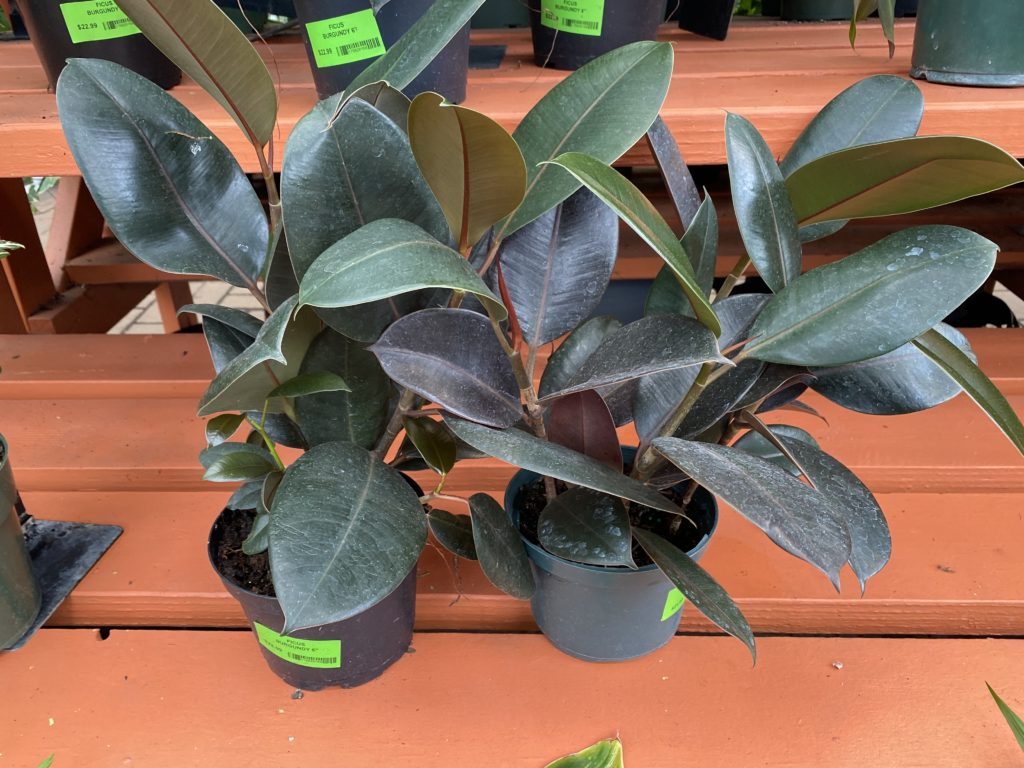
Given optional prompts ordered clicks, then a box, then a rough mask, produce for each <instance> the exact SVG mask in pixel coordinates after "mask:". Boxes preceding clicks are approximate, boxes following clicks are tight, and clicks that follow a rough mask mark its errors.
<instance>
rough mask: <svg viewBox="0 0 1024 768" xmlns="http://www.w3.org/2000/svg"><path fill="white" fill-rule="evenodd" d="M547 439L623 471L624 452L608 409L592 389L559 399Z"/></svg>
mask: <svg viewBox="0 0 1024 768" xmlns="http://www.w3.org/2000/svg"><path fill="white" fill-rule="evenodd" d="M547 430H548V438H549V439H550V440H552V441H553V442H556V443H558V444H559V445H564V446H565V447H566V448H571V449H572V450H574V451H576V452H578V453H582V454H584V455H585V456H589V457H590V458H592V459H596V460H597V461H600V462H601V463H602V464H607V465H608V466H609V467H611V468H612V469H614V470H616V471H619V472H621V471H622V451H621V450H620V449H619V436H618V433H617V432H616V431H615V422H614V420H613V419H612V415H611V412H610V411H609V410H608V406H607V405H605V402H604V400H602V399H601V396H600V395H599V394H597V392H594V391H593V390H586V391H583V392H577V393H575V394H572V395H567V396H566V397H563V398H560V399H559V400H556V401H555V403H554V405H552V406H551V410H550V411H548V417H547Z"/></svg>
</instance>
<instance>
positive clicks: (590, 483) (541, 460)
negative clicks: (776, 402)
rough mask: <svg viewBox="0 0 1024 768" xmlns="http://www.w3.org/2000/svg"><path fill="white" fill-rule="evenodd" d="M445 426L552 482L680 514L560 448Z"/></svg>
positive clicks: (512, 433) (462, 424) (511, 432)
mask: <svg viewBox="0 0 1024 768" xmlns="http://www.w3.org/2000/svg"><path fill="white" fill-rule="evenodd" d="M445 423H446V424H447V425H448V427H449V428H450V429H451V430H452V432H454V433H455V436H456V437H459V438H461V439H462V440H464V441H466V442H467V443H469V444H470V445H472V446H473V447H474V448H476V449H477V450H480V451H483V452H484V453H486V454H487V455H488V456H493V457H494V458H496V459H501V460H502V461H505V462H508V463H509V464H512V465H514V466H517V467H521V468H523V469H528V470H530V471H531V472H536V473H538V474H541V475H547V476H548V477H553V478H555V479H556V480H564V481H565V482H567V483H575V484H576V485H582V486H584V487H586V488H592V489H594V490H595V491H603V492H604V493H609V494H611V495H612V496H619V497H620V498H623V499H629V500H630V501H635V502H637V503H638V504H645V505H647V506H648V507H654V508H655V509H660V510H662V511H663V512H672V513H675V514H681V511H680V510H679V508H678V507H676V506H675V505H674V504H672V503H671V502H670V501H669V500H668V499H666V498H665V497H664V496H662V495H661V494H660V493H658V492H657V491H655V490H653V489H651V488H648V487H647V486H646V485H644V484H643V483H640V482H638V481H636V480H634V479H632V478H630V477H628V476H626V475H624V474H622V473H621V472H616V471H615V470H613V469H612V468H610V467H608V466H605V465H604V464H601V463H600V462H597V461H594V460H593V459H591V458H588V457H587V456H583V455H582V454H579V453H576V452H575V451H571V450H569V449H568V448H564V447H563V446H561V445H557V444H555V443H549V442H548V441H546V440H542V439H540V438H538V437H534V436H533V435H531V434H529V433H527V432H523V431H522V430H519V429H505V430H496V429H489V428H488V427H484V426H480V425H479V424H474V423H472V422H469V421H465V420H463V419H458V418H454V417H450V416H446V417H445Z"/></svg>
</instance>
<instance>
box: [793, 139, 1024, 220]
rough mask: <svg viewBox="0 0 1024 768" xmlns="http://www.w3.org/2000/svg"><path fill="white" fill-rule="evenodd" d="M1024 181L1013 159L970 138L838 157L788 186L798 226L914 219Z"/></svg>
mask: <svg viewBox="0 0 1024 768" xmlns="http://www.w3.org/2000/svg"><path fill="white" fill-rule="evenodd" d="M1021 181H1024V167H1022V166H1021V164H1020V163H1018V162H1017V161H1016V160H1015V159H1014V157H1013V156H1012V155H1009V154H1007V153H1006V152H1004V151H1003V150H1001V149H1000V148H999V147H997V146H995V145H993V144H989V143H988V142H986V141H981V140H980V139H972V138H967V137H965V136H914V137H911V138H906V139H895V140H893V141H885V142H879V143H877V144H866V145H863V146H859V147H851V148H849V149H844V150H840V151H838V152H833V153H831V154H829V155H825V156H824V157H820V158H818V159H817V160H812V161H811V162H809V163H807V164H806V165H804V166H802V167H800V168H798V169H797V170H795V171H794V172H793V173H792V175H790V176H789V178H787V179H786V188H787V189H788V190H789V196H790V198H791V199H792V201H793V210H794V211H795V212H796V217H797V220H798V221H799V222H800V225H801V226H806V225H808V224H814V223H816V222H819V221H833V220H835V219H861V218H867V217H871V216H892V215H894V214H898V213H912V212H914V211H921V210H924V209H926V208H934V207H936V206H939V205H946V204H947V203H954V202H956V201H957V200H963V199H965V198H968V197H974V196H975V195H981V194H984V193H986V192H992V191H993V190H997V189H1002V188H1003V187H1008V186H1010V185H1011V184H1017V183H1018V182H1021Z"/></svg>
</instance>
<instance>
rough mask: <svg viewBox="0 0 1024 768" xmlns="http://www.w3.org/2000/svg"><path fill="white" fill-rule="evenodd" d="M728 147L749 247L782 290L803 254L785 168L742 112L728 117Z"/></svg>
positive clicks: (740, 219) (738, 213)
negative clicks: (780, 164)
mask: <svg viewBox="0 0 1024 768" xmlns="http://www.w3.org/2000/svg"><path fill="white" fill-rule="evenodd" d="M725 149H726V155H727V156H728V159H729V186H730V188H731V189H732V206H733V208H735V209H736V222H737V224H739V228H740V236H741V237H742V238H743V245H744V247H745V248H746V249H747V254H748V255H749V256H750V260H751V261H752V262H754V266H755V267H757V271H758V274H760V275H761V277H763V278H764V281H765V282H766V283H767V284H768V287H769V288H771V289H772V291H774V292H775V293H778V292H779V291H781V290H782V289H783V288H785V287H786V286H787V285H789V284H790V283H791V282H792V281H793V280H794V279H796V277H797V276H798V275H799V274H800V269H801V258H802V254H801V251H800V237H799V235H798V233H797V226H796V223H797V219H796V216H795V214H794V212H793V206H792V204H791V203H790V200H789V194H788V193H787V191H786V182H785V180H784V179H783V178H782V171H780V170H779V166H778V165H777V164H776V163H775V157H774V156H773V155H772V152H771V150H770V149H769V148H768V145H767V144H766V143H765V140H764V139H763V138H762V137H761V134H760V133H758V131H757V128H755V127H754V126H753V124H752V123H751V122H750V121H749V120H747V119H746V118H743V117H740V116H739V115H733V114H730V115H727V116H726V118H725Z"/></svg>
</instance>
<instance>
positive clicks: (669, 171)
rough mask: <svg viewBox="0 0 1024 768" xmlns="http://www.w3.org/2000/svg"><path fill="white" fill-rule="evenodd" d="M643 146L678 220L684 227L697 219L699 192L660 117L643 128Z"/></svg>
mask: <svg viewBox="0 0 1024 768" xmlns="http://www.w3.org/2000/svg"><path fill="white" fill-rule="evenodd" d="M647 146H649V147H650V148H651V155H652V156H653V157H654V162H655V163H657V165H658V170H659V171H660V172H661V178H662V180H663V181H664V182H665V187H666V188H667V189H668V194H669V197H671V198H672V204H673V205H674V206H675V209H676V213H678V214H679V220H680V221H681V222H682V223H683V226H686V225H687V223H688V222H690V221H693V219H694V218H695V217H696V216H697V210H698V209H699V208H700V204H701V202H700V192H699V190H698V189H697V185H696V184H695V183H694V181H693V175H692V174H691V173H690V169H689V168H688V167H687V166H686V161H685V160H684V159H683V153H682V152H680V151H679V144H677V143H676V137H675V136H673V135H672V130H671V129H670V128H669V127H668V125H667V124H666V123H665V120H664V118H662V116H661V115H658V117H657V118H655V120H654V122H653V123H652V124H651V127H650V128H648V129H647Z"/></svg>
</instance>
